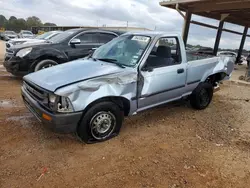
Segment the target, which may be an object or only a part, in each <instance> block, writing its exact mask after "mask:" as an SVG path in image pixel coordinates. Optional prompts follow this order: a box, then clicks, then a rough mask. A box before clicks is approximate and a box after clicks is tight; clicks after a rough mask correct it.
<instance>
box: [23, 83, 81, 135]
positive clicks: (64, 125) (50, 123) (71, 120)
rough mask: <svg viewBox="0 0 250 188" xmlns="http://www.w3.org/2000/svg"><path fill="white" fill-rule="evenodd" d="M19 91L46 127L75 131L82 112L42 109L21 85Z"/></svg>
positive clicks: (61, 130) (55, 129)
mask: <svg viewBox="0 0 250 188" xmlns="http://www.w3.org/2000/svg"><path fill="white" fill-rule="evenodd" d="M21 92H22V98H23V101H24V104H25V106H26V107H27V108H28V109H29V111H30V112H31V113H32V114H33V115H34V116H35V117H36V118H37V119H38V121H40V122H42V123H43V125H44V126H45V127H46V128H48V129H50V130H52V131H54V132H60V133H72V132H76V129H77V125H78V123H79V121H80V119H81V116H82V112H75V113H67V114H53V113H51V112H48V111H47V110H46V109H44V108H43V107H42V106H41V105H40V104H39V103H38V102H37V101H36V100H34V99H33V98H32V97H31V96H30V95H29V94H28V93H27V91H26V90H25V89H24V88H23V87H22V89H21ZM43 114H46V115H47V116H49V117H51V120H47V119H44V118H43Z"/></svg>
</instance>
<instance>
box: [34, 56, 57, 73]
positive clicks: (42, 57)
mask: <svg viewBox="0 0 250 188" xmlns="http://www.w3.org/2000/svg"><path fill="white" fill-rule="evenodd" d="M45 59H50V60H53V61H55V62H57V63H60V62H59V59H58V58H57V57H55V56H51V55H43V56H41V57H39V58H37V59H36V60H35V61H34V63H33V64H32V65H31V70H34V69H35V67H36V65H37V63H39V62H40V61H42V60H45Z"/></svg>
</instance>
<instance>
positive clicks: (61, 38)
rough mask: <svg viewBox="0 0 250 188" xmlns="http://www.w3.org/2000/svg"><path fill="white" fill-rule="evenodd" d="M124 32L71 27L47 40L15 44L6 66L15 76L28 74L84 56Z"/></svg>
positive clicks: (9, 53) (10, 51)
mask: <svg viewBox="0 0 250 188" xmlns="http://www.w3.org/2000/svg"><path fill="white" fill-rule="evenodd" d="M120 34H122V32H120V31H108V30H87V29H71V30H67V31H65V32H63V33H61V34H60V35H57V36H55V37H53V38H51V39H49V40H47V42H46V43H30V44H21V45H15V46H12V47H11V48H9V49H7V51H6V54H5V61H4V66H5V67H6V69H7V71H8V72H10V73H12V74H14V75H25V74H28V73H30V72H34V71H39V70H41V69H44V68H48V67H51V66H54V65H57V64H61V63H65V62H68V61H72V60H75V59H79V58H83V57H85V56H87V55H89V54H90V53H91V52H92V51H93V50H95V49H96V48H98V47H100V46H101V45H103V44H105V43H107V42H109V41H110V40H112V39H113V38H116V37H117V36H119V35H120Z"/></svg>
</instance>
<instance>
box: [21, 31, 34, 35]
mask: <svg viewBox="0 0 250 188" xmlns="http://www.w3.org/2000/svg"><path fill="white" fill-rule="evenodd" d="M22 34H25V35H33V33H31V32H30V31H23V32H22Z"/></svg>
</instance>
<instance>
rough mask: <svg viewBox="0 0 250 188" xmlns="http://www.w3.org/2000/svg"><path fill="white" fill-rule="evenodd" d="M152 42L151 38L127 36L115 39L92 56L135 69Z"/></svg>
mask: <svg viewBox="0 0 250 188" xmlns="http://www.w3.org/2000/svg"><path fill="white" fill-rule="evenodd" d="M149 42H150V37H148V36H142V35H125V36H121V37H118V38H116V39H113V40H112V41H110V42H109V43H106V44H104V45H103V46H101V47H100V48H98V49H97V50H96V51H95V52H94V54H93V55H92V57H93V58H95V59H100V60H102V59H110V60H112V61H113V62H114V61H115V62H116V63H117V64H121V65H124V66H129V67H134V66H135V65H136V64H137V63H138V61H139V60H140V58H141V56H142V54H143V53H144V51H145V49H146V48H147V46H148V44H149Z"/></svg>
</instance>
